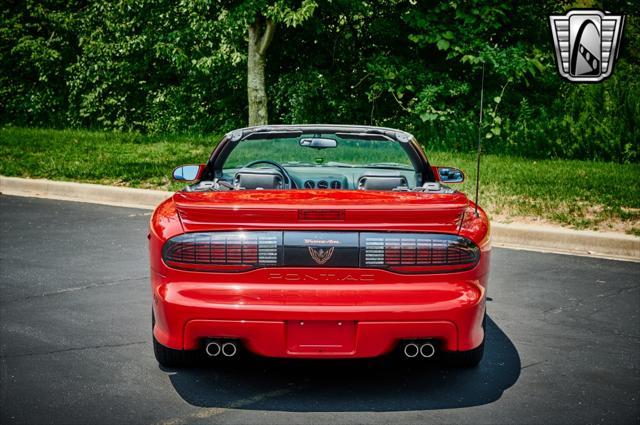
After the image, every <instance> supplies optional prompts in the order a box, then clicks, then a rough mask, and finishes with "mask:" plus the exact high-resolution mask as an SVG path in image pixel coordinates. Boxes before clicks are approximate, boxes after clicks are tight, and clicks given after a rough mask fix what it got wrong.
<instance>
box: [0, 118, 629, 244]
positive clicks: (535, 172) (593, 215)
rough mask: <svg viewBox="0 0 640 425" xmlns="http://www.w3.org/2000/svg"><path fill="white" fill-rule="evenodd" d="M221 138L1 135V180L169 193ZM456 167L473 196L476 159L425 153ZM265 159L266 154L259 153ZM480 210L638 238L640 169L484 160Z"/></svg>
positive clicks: (13, 131)
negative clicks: (183, 170)
mask: <svg viewBox="0 0 640 425" xmlns="http://www.w3.org/2000/svg"><path fill="white" fill-rule="evenodd" d="M219 139H220V136H210V137H205V136H141V135H138V134H128V133H108V132H93V131H82V130H41V129H25V128H16V127H5V128H1V129H0V175H4V176H19V177H38V178H48V179H54V180H73V181H81V182H92V183H101V184H109V185H117V186H133V187H145V188H160V189H171V190H173V189H176V188H179V187H180V186H181V185H178V184H176V183H172V182H171V179H170V174H171V170H172V169H173V168H174V167H175V166H177V165H181V164H189V163H203V162H206V160H207V159H208V157H209V154H210V153H211V151H212V149H213V147H214V145H215V143H216V142H217V141H218V140H219ZM427 153H428V156H429V158H430V161H431V163H432V164H434V165H448V166H454V167H459V168H461V169H463V170H465V171H466V172H467V174H468V181H467V182H465V183H464V184H462V185H460V186H458V188H460V189H461V190H462V191H465V192H467V193H471V194H472V193H473V184H474V174H475V155H474V154H459V153H452V152H429V151H428V148H427ZM265 155H268V154H265ZM481 172H482V177H481V179H482V185H481V192H480V205H482V206H483V207H484V208H485V209H486V210H487V212H488V213H489V214H490V216H491V217H492V219H494V220H497V221H501V222H509V221H527V222H551V223H557V224H561V225H565V226H570V227H574V228H579V229H599V230H615V231H624V232H627V233H632V234H636V235H640V165H639V164H625V165H619V164H613V163H602V162H589V161H572V160H542V161H540V160H531V159H524V158H516V157H508V156H497V155H486V156H484V157H483V159H482V170H481Z"/></svg>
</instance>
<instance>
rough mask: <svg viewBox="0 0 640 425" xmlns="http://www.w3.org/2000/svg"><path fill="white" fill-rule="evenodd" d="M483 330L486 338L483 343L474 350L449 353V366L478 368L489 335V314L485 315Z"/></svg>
mask: <svg viewBox="0 0 640 425" xmlns="http://www.w3.org/2000/svg"><path fill="white" fill-rule="evenodd" d="M482 330H483V331H484V334H485V336H484V337H483V338H482V342H481V343H480V345H479V346H477V347H476V348H474V349H473V350H468V351H456V352H452V353H447V361H448V362H449V364H451V365H452V366H455V367H461V368H472V367H476V366H478V364H479V363H480V361H481V360H482V356H483V355H484V341H485V339H486V335H487V314H486V313H485V315H484V318H483V319H482Z"/></svg>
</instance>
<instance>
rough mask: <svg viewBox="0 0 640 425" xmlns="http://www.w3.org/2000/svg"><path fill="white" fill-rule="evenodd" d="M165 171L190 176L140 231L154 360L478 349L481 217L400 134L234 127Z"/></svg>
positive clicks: (484, 270) (461, 357) (440, 353)
mask: <svg viewBox="0 0 640 425" xmlns="http://www.w3.org/2000/svg"><path fill="white" fill-rule="evenodd" d="M174 178H175V179H176V180H179V181H186V182H190V183H191V184H189V185H188V186H186V187H185V188H184V189H183V190H181V191H179V192H177V193H175V194H174V195H173V196H172V197H171V198H169V199H167V200H166V201H164V202H162V203H161V204H160V205H159V206H158V207H157V208H156V210H155V212H154V213H153V215H152V218H151V223H150V233H149V240H150V244H149V249H150V260H151V287H152V292H153V317H152V321H153V343H154V351H155V355H156V358H157V360H158V362H159V363H160V364H161V365H163V366H181V365H186V364H187V363H188V362H189V360H190V359H193V358H194V354H197V353H206V356H209V357H212V358H214V357H217V358H219V359H223V358H230V357H234V356H236V355H237V353H239V352H241V351H245V352H251V353H254V354H257V355H261V356H268V357H282V358H285V357H286V358H316V359H319V358H323V359H335V358H365V357H376V356H382V355H385V354H390V353H393V352H395V353H398V355H400V356H402V357H405V358H409V359H414V361H422V360H426V359H430V358H446V359H448V360H450V361H452V362H453V363H455V364H457V365H460V366H474V365H476V364H477V363H478V362H479V361H480V360H481V358H482V353H483V347H484V336H485V332H484V324H485V302H486V288H487V280H488V275H489V273H488V272H489V254H490V237H489V221H488V219H487V216H486V215H485V213H484V212H483V211H482V209H480V208H478V207H477V206H476V205H475V204H474V203H473V202H471V201H470V200H469V199H468V198H467V197H466V196H465V195H464V194H463V193H461V192H459V191H456V190H453V189H451V188H449V187H448V186H447V185H446V184H445V183H457V182H461V181H462V180H463V178H464V175H463V174H462V172H461V171H460V170H457V169H455V168H450V167H447V168H443V167H433V166H431V165H430V164H429V162H428V160H427V157H426V156H425V154H424V152H423V151H422V150H421V148H420V146H419V144H418V143H417V141H416V140H415V138H414V137H413V136H412V135H410V134H408V133H406V132H403V131H400V130H394V129H390V128H380V127H368V126H341V125H273V126H262V127H251V128H244V129H240V130H235V131H233V132H231V133H229V134H227V135H226V136H225V137H224V138H223V139H222V141H220V143H219V144H218V145H217V147H216V148H215V150H214V151H213V153H212V154H211V157H210V158H209V160H208V161H207V163H206V164H202V165H185V166H181V167H178V168H176V169H175V170H174ZM200 355H203V354H200Z"/></svg>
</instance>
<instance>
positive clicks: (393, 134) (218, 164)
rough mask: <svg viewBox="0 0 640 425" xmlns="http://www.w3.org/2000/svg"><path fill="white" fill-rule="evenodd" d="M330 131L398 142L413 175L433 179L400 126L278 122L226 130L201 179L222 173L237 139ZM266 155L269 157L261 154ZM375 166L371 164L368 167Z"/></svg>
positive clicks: (418, 150)
mask: <svg viewBox="0 0 640 425" xmlns="http://www.w3.org/2000/svg"><path fill="white" fill-rule="evenodd" d="M314 132H315V133H331V134H335V135H336V136H338V137H349V138H351V139H359V138H362V139H364V140H380V141H381V142H382V143H385V142H389V141H393V142H397V143H399V144H400V146H401V147H402V148H403V149H404V150H405V152H406V153H407V156H408V157H409V160H410V162H411V164H412V165H413V167H414V169H415V173H416V175H417V176H419V177H421V183H420V184H422V183H425V182H434V181H436V178H435V175H434V173H433V170H432V168H431V165H430V164H429V162H428V160H427V157H426V155H425V154H424V152H423V151H422V148H421V147H420V145H419V144H418V142H417V140H416V139H415V137H413V136H412V135H411V134H409V133H405V132H402V131H400V130H394V129H389V128H384V127H369V126H339V125H333V126H329V125H290V126H285V125H280V126H263V127H249V128H245V129H239V130H234V131H232V132H230V133H227V134H226V135H225V136H224V137H223V139H222V140H221V141H220V143H219V144H218V145H217V146H216V148H215V149H214V150H213V152H212V153H211V156H210V157H209V161H208V162H207V164H206V167H205V169H204V171H203V175H202V180H214V179H215V178H218V177H220V176H221V175H222V168H223V166H224V163H225V162H226V160H227V158H228V156H229V155H230V154H231V152H232V151H233V150H234V149H235V148H236V146H237V145H238V143H240V142H242V141H243V140H246V139H274V138H283V136H288V137H299V136H301V135H302V134H308V133H314ZM264 159H270V158H268V157H267V158H264ZM371 168H372V169H375V167H371Z"/></svg>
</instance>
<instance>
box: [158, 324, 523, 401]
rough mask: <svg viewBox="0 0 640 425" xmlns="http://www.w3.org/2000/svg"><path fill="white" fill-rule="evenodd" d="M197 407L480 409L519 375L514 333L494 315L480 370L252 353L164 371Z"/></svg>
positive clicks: (510, 384) (380, 361)
mask: <svg viewBox="0 0 640 425" xmlns="http://www.w3.org/2000/svg"><path fill="white" fill-rule="evenodd" d="M165 372H166V373H167V374H168V375H169V378H170V380H171V383H172V384H173V386H174V388H175V389H176V391H177V392H178V394H179V395H180V396H181V397H182V398H183V399H184V400H185V401H186V402H188V403H190V404H192V405H195V406H199V407H220V408H236V409H249V410H278V411H290V412H307V411H314V412H339V411H374V412H376V411H378V412H386V411H404V410H429V409H449V408H457V407H469V406H478V405H482V404H487V403H491V402H493V401H495V400H498V399H499V398H500V397H501V395H502V393H503V392H504V391H505V390H506V389H507V388H509V387H511V386H512V385H513V384H514V383H515V382H516V381H517V380H518V377H519V376H520V357H519V355H518V352H517V350H516V348H515V346H514V345H513V343H512V342H511V340H509V337H507V335H505V334H504V332H502V330H500V328H499V327H498V326H497V325H496V324H495V322H493V320H491V319H490V318H488V320H487V336H486V344H485V354H484V359H483V360H482V362H481V363H480V365H479V366H478V367H477V368H475V369H455V368H447V367H444V366H442V365H439V364H437V363H432V364H429V365H417V364H415V363H413V362H412V364H409V363H407V362H404V361H399V360H397V359H395V360H394V359H393V358H390V357H389V358H384V359H376V360H349V361H327V360H322V361H313V360H295V361H292V360H275V359H264V358H257V357H249V358H247V359H243V360H239V361H236V362H232V363H224V364H215V363H213V362H210V364H207V365H203V366H201V367H197V368H193V369H171V370H166V371H165Z"/></svg>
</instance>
